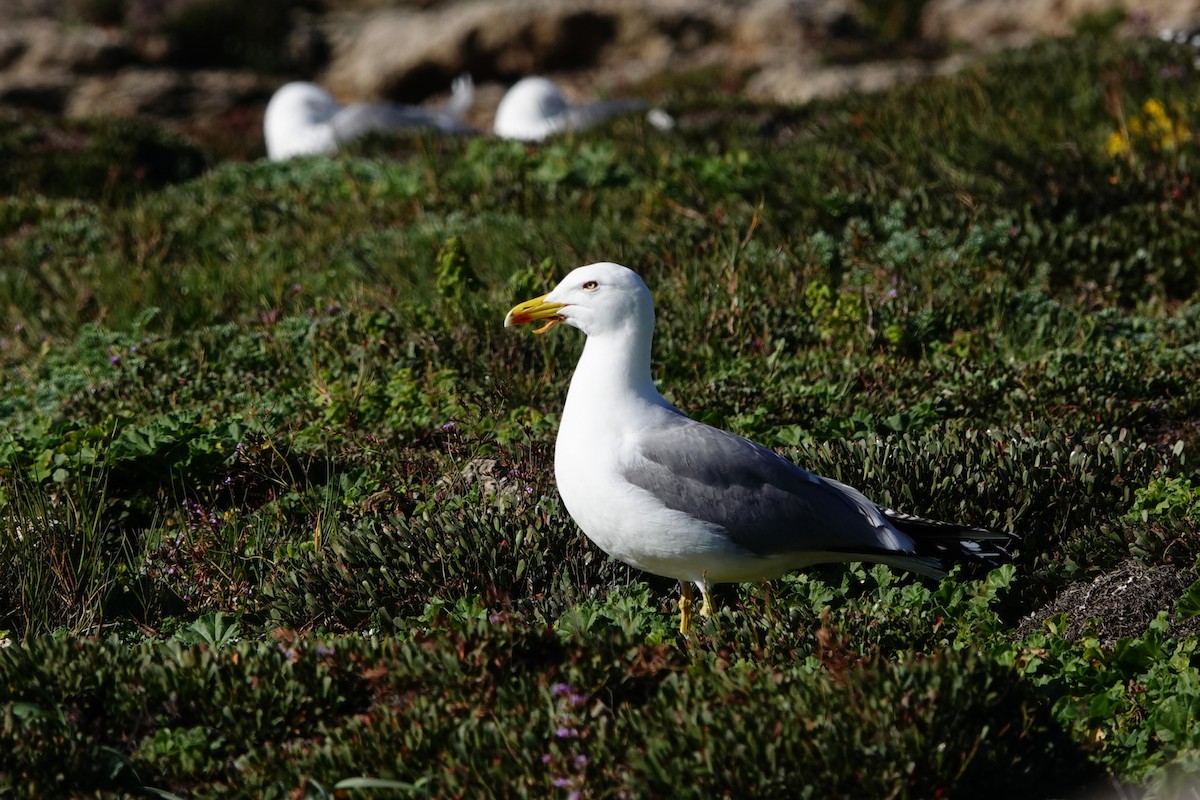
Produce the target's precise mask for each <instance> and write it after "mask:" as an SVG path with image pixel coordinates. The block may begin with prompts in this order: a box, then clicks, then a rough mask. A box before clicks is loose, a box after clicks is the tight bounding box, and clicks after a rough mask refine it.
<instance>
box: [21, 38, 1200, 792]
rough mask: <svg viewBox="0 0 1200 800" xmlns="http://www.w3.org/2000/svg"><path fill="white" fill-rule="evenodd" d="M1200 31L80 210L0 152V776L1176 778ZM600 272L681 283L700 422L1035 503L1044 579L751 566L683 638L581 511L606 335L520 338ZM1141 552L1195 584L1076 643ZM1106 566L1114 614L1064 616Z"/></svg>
mask: <svg viewBox="0 0 1200 800" xmlns="http://www.w3.org/2000/svg"><path fill="white" fill-rule="evenodd" d="M1193 59H1194V54H1193V53H1192V51H1190V50H1188V49H1187V48H1182V47H1175V46H1169V45H1165V44H1162V43H1159V42H1149V41H1146V42H1128V43H1121V44H1118V43H1114V42H1110V41H1104V40H1091V39H1088V40H1081V41H1077V42H1048V43H1043V44H1040V45H1037V46H1035V47H1033V48H1030V49H1028V50H1025V51H1021V52H1015V53H1010V54H1005V55H1002V56H998V57H996V58H994V59H992V60H990V61H987V62H985V63H983V64H981V65H979V66H977V67H974V68H972V69H970V70H969V71H968V72H966V73H964V74H963V75H961V76H958V77H955V78H951V79H945V80H939V81H935V82H929V83H923V84H920V85H917V86H912V87H909V88H905V89H901V90H897V91H894V92H891V93H888V94H885V95H878V96H871V97H861V98H846V99H843V100H839V101H836V102H829V103H822V104H816V105H812V106H807V107H804V108H801V109H783V108H774V107H761V106H749V105H746V104H744V103H741V102H738V101H736V100H734V99H730V98H728V97H722V96H719V95H714V94H712V93H710V92H708V91H705V90H700V89H686V88H683V89H681V90H680V92H679V94H678V96H677V98H676V100H675V105H674V107H673V109H672V110H673V111H675V112H676V113H677V114H678V116H679V117H680V120H681V124H680V127H679V131H678V132H677V133H672V134H659V133H657V132H654V131H651V130H648V129H646V127H645V126H644V125H643V124H642V123H641V122H640V121H639V120H637V119H632V118H631V119H625V120H620V121H617V122H614V123H613V124H612V125H610V126H608V127H605V128H603V129H600V130H597V131H594V132H590V133H588V134H587V135H585V136H579V137H575V138H569V139H563V140H559V141H553V142H549V143H546V144H544V145H541V146H538V147H529V146H525V145H520V144H514V143H505V142H497V141H492V140H490V139H476V140H438V139H433V138H419V139H384V138H377V139H373V140H371V141H367V142H364V143H361V144H360V145H359V147H358V148H357V150H356V151H355V152H354V153H351V154H347V155H345V156H343V157H339V158H337V159H332V160H324V159H322V160H306V161H297V162H290V163H286V164H267V163H255V164H224V165H219V166H216V167H214V168H212V169H211V170H210V171H208V172H207V173H205V174H203V175H201V176H199V177H196V178H193V179H191V180H187V179H188V178H189V177H190V175H192V174H193V173H183V172H181V173H173V174H172V175H171V176H168V177H166V178H164V179H163V181H186V182H178V183H168V185H166V186H164V187H163V188H156V187H158V186H160V185H161V183H162V182H163V181H158V180H156V181H155V182H145V183H143V184H141V186H140V188H139V190H138V192H137V193H133V194H130V193H128V192H126V191H122V192H120V193H112V194H110V193H106V192H96V191H95V187H94V186H92V185H90V184H88V185H84V182H83V181H82V180H81V184H80V188H79V191H78V192H77V193H76V194H75V196H71V195H69V194H67V195H64V193H63V191H62V189H61V187H62V186H63V185H67V186H69V185H70V181H69V180H67V181H66V182H65V183H64V181H63V180H62V178H63V176H64V175H65V174H67V173H69V171H70V169H73V168H72V167H71V166H70V163H71V162H69V161H67V162H64V164H61V165H57V166H56V169H55V170H54V171H52V172H47V171H42V172H39V171H37V170H29V171H26V172H25V173H23V174H22V176H21V177H18V178H13V180H18V181H19V184H18V185H20V186H21V187H23V188H22V191H20V192H19V193H17V194H14V195H13V196H11V197H9V198H8V199H6V200H4V201H2V203H0V263H3V264H4V267H3V270H2V271H0V308H2V309H3V313H4V319H5V320H6V326H5V328H4V330H3V331H2V332H0V360H2V365H3V373H2V377H0V380H2V381H3V383H2V385H0V414H2V415H3V417H4V419H5V420H6V425H5V426H4V429H3V430H2V431H0V504H2V505H0V518H2V519H3V539H0V629H3V630H5V631H7V632H8V636H9V637H10V638H12V639H14V640H16V643H14V644H13V645H11V646H9V647H7V648H4V649H0V702H2V703H4V706H3V714H0V783H2V784H3V785H4V788H5V790H6V791H8V793H10V794H12V795H13V796H28V797H39V796H45V795H46V794H47V793H59V794H68V795H71V796H92V795H96V794H99V793H102V792H103V791H105V790H106V789H112V788H123V789H126V790H132V789H133V788H134V787H137V786H141V785H145V786H153V787H157V788H158V789H160V790H165V791H171V792H175V793H179V794H187V795H191V794H194V795H195V796H230V797H285V796H292V795H293V793H294V794H295V796H301V795H306V796H312V797H320V796H326V795H327V794H329V793H332V792H333V791H334V787H335V784H337V783H338V782H339V781H341V780H344V779H350V778H354V777H355V776H363V775H365V776H372V777H375V778H378V779H380V780H381V781H391V782H393V786H392V788H393V789H395V788H403V787H404V786H407V787H408V790H409V791H412V792H414V793H424V794H429V795H433V796H462V795H477V794H479V793H481V792H488V793H492V794H497V795H501V796H510V795H513V796H515V795H525V794H534V795H548V794H559V793H563V792H565V793H571V792H578V793H579V795H578V796H585V795H588V796H639V795H663V794H672V795H676V796H712V795H716V794H722V793H728V794H731V795H737V796H747V795H756V796H787V797H792V796H796V795H797V794H801V795H805V794H806V795H808V796H813V797H828V796H855V797H859V796H877V795H878V796H882V795H887V794H889V793H893V794H895V795H897V796H908V797H929V796H964V795H967V794H968V793H974V794H977V795H983V796H993V795H996V794H998V793H1000V792H1001V791H1002V792H1003V793H1004V794H1005V795H1008V794H1010V793H1012V792H1022V793H1025V794H1027V795H1030V796H1047V797H1049V796H1061V795H1063V794H1065V793H1067V792H1069V791H1070V790H1071V789H1073V788H1077V787H1080V786H1084V785H1087V784H1095V785H1096V786H1103V785H1106V784H1107V781H1109V780H1115V781H1121V782H1127V783H1129V784H1132V785H1135V786H1136V785H1141V784H1143V783H1144V782H1147V781H1149V782H1151V783H1152V784H1153V786H1154V787H1156V788H1155V791H1158V792H1168V791H1170V790H1171V789H1172V786H1173V785H1175V784H1174V782H1177V781H1178V782H1185V781H1186V780H1187V774H1188V768H1189V765H1194V763H1195V753H1196V749H1197V745H1198V737H1200V733H1198V732H1197V730H1196V729H1195V726H1194V725H1193V724H1192V719H1193V718H1194V717H1195V714H1196V710H1197V707H1200V656H1197V654H1196V636H1195V634H1194V623H1195V617H1194V614H1195V613H1196V612H1197V611H1200V588H1197V587H1198V585H1197V584H1196V583H1195V582H1194V581H1195V578H1196V576H1195V575H1194V574H1193V568H1194V565H1195V561H1196V558H1197V556H1198V555H1200V547H1198V545H1197V538H1196V534H1195V529H1196V526H1197V522H1198V519H1200V491H1198V490H1197V489H1196V488H1195V486H1194V485H1193V484H1194V483H1195V482H1196V481H1197V480H1200V477H1198V476H1197V475H1196V474H1195V467H1194V464H1193V461H1192V459H1191V458H1190V451H1191V450H1192V449H1193V448H1194V447H1195V445H1196V444H1197V430H1198V429H1197V425H1196V420H1197V415H1198V411H1200V381H1198V380H1197V378H1198V377H1200V375H1198V374H1197V373H1198V372H1200V360H1198V359H1197V355H1198V354H1197V349H1196V341H1197V332H1198V331H1200V311H1198V310H1197V307H1196V305H1195V304H1194V299H1195V295H1196V289H1197V285H1196V281H1197V272H1196V268H1195V265H1196V257H1197V245H1198V243H1200V225H1198V224H1197V223H1198V222H1200V219H1198V216H1200V201H1198V199H1197V193H1196V188H1195V181H1194V179H1193V176H1194V173H1195V163H1196V158H1197V156H1198V154H1200V152H1198V149H1197V139H1196V134H1195V132H1194V131H1193V130H1192V127H1191V126H1192V125H1194V124H1200V123H1197V122H1196V121H1197V120H1200V102H1198V101H1197V100H1196V99H1195V98H1196V97H1200V92H1198V91H1197V90H1198V89H1200V76H1198V75H1197V73H1196V68H1195V64H1194V62H1193ZM22 124H24V123H22ZM22 135H23V136H26V137H28V136H30V135H32V134H29V133H28V132H26V133H25V134H22ZM44 140H45V141H53V137H51V136H49V135H47V136H46V138H45V139H44ZM0 141H3V139H0ZM164 141H165V140H164ZM156 146H157V145H156ZM161 146H163V147H169V146H170V144H169V143H167V144H162V145H161ZM177 146H179V147H181V148H182V147H183V145H177ZM181 152H182V151H181ZM130 158H131V159H133V163H136V156H130ZM156 158H157V156H156ZM189 163H191V162H189ZM197 163H199V162H197ZM59 167H62V169H59ZM64 169H65V170H67V173H64V171H63V170H64ZM79 169H80V170H81V172H80V173H79V174H80V175H83V174H84V173H85V172H86V170H88V169H91V167H90V166H87V165H86V164H85V165H84V166H81V167H79ZM134 174H137V173H136V172H135V173H134ZM39 176H40V177H39ZM68 177H69V175H68ZM602 259H605V260H615V261H619V262H622V263H625V264H627V265H629V266H631V267H633V268H635V269H637V270H638V271H640V272H641V273H642V274H643V275H644V276H645V278H646V280H647V282H648V283H649V284H650V286H651V288H652V289H653V290H654V292H655V296H656V300H657V304H658V317H659V329H658V337H657V342H656V356H655V363H656V369H657V374H658V376H659V377H660V378H661V385H662V387H663V389H664V391H665V392H666V393H667V394H668V396H669V397H670V398H671V399H673V401H674V402H676V403H677V404H678V405H679V406H680V407H681V408H683V409H685V410H687V411H689V412H692V413H694V414H696V415H697V416H700V417H701V418H703V419H705V420H706V421H709V422H712V423H714V424H719V425H723V426H726V427H729V428H732V429H734V430H737V431H738V432H740V433H743V434H745V435H748V436H752V437H755V438H758V439H760V440H762V441H765V442H767V443H768V444H771V445H773V446H775V447H778V448H780V449H782V450H783V451H784V452H786V453H787V454H788V455H789V456H791V457H793V458H795V459H796V460H797V461H798V462H799V463H801V464H803V465H804V466H806V467H808V468H810V469H813V470H815V471H817V472H820V473H823V474H827V475H830V476H832V477H836V478H838V479H840V480H844V481H846V482H848V483H852V484H854V485H857V486H860V487H862V488H863V489H864V490H865V491H867V493H868V494H870V495H871V496H873V497H874V498H876V499H877V500H878V501H880V502H882V503H885V504H889V505H894V506H897V507H900V508H903V509H905V510H908V511H913V512H918V513H926V514H930V515H932V516H937V517H942V518H949V519H957V520H962V521H964V522H969V523H972V524H977V525H985V526H997V527H1003V528H1006V529H1011V530H1014V531H1017V532H1019V533H1020V534H1021V535H1022V536H1023V537H1024V541H1023V544H1022V547H1021V550H1020V552H1019V554H1018V557H1017V561H1016V563H1015V565H1013V566H1012V567H1007V568H1004V569H1003V570H999V571H997V572H995V573H993V574H992V575H990V576H986V577H985V576H960V577H961V578H962V580H961V581H960V582H956V581H953V580H949V581H946V582H943V583H942V584H941V585H936V584H929V583H925V582H921V581H919V580H916V579H913V578H911V577H909V576H904V575H899V574H893V573H892V572H890V571H889V570H887V569H885V568H875V569H870V570H867V569H863V568H860V567H854V568H850V569H843V568H841V567H838V568H823V569H817V570H813V571H811V572H809V573H808V574H804V575H798V576H793V577H791V578H788V579H786V580H784V581H780V582H777V583H776V584H775V585H774V586H772V587H769V588H764V587H724V588H723V589H722V590H721V592H720V599H721V605H722V611H721V613H720V615H718V616H717V617H716V618H715V619H714V620H712V621H711V622H709V623H707V624H706V625H705V627H704V628H703V629H702V630H700V631H698V632H697V633H696V634H695V635H694V636H693V637H692V638H691V639H690V640H684V639H682V638H677V637H676V635H675V634H674V632H673V621H672V619H671V616H670V612H671V605H670V602H671V598H670V592H671V591H672V589H673V587H672V586H671V584H670V582H667V581H662V580H659V579H654V578H652V577H648V576H644V575H641V574H638V573H635V572H633V571H632V570H629V569H627V568H625V567H623V566H621V565H618V564H614V563H612V562H609V561H608V560H607V559H605V558H604V557H603V555H602V554H600V553H599V552H598V551H597V550H596V549H595V548H594V547H593V546H592V545H591V544H590V543H588V542H587V541H586V539H584V538H583V537H582V535H581V534H579V533H578V531H577V530H576V529H575V528H574V526H573V525H572V524H571V522H570V520H569V518H568V517H567V516H566V515H565V512H564V510H563V509H562V508H561V506H560V504H559V502H558V500H557V496H556V494H555V491H554V487H553V481H552V478H551V456H552V443H553V436H554V431H555V427H556V421H557V416H556V415H557V412H558V409H559V408H560V407H561V402H562V398H563V396H564V393H565V387H566V382H567V379H568V377H569V373H570V370H571V367H572V365H573V361H574V358H575V356H576V354H577V353H578V351H579V347H580V337H579V336H576V335H573V332H572V331H555V333H554V335H551V336H547V337H544V338H537V339H533V338H530V337H526V336H521V335H519V334H515V333H514V332H512V331H504V330H503V329H502V328H501V320H502V318H503V314H504V311H505V310H506V309H507V308H508V307H509V306H510V305H512V304H513V303H514V302H516V301H518V300H522V299H525V298H527V297H529V296H531V294H534V293H540V292H541V291H543V290H544V289H545V288H547V287H549V286H550V285H552V284H553V282H554V281H555V280H556V279H557V278H558V277H560V276H561V275H562V274H563V273H565V272H566V271H567V270H568V269H570V268H571V267H574V266H576V265H578V264H582V263H587V262H590V261H596V260H602ZM1130 559H1141V560H1142V561H1144V562H1145V563H1146V564H1147V565H1149V566H1151V567H1153V568H1155V570H1156V571H1155V572H1154V574H1156V575H1162V576H1164V577H1163V578H1162V582H1161V584H1160V585H1161V586H1165V587H1171V589H1170V592H1171V594H1170V595H1169V596H1164V602H1163V603H1158V604H1154V603H1150V604H1146V603H1142V604H1129V606H1128V607H1133V606H1135V605H1136V606H1137V608H1138V609H1140V610H1139V611H1138V612H1137V615H1135V618H1133V619H1129V618H1126V617H1122V619H1121V624H1120V626H1114V625H1111V624H1107V621H1106V619H1101V620H1100V621H1099V622H1098V623H1092V622H1090V621H1089V620H1090V617H1091V616H1092V614H1093V612H1098V613H1100V614H1101V615H1102V616H1103V615H1106V614H1112V613H1117V612H1120V611H1121V610H1122V609H1124V608H1126V607H1127V606H1125V605H1123V604H1122V603H1121V602H1120V597H1119V591H1120V585H1121V584H1120V583H1119V582H1114V581H1111V580H1103V578H1104V576H1106V575H1108V574H1110V573H1115V572H1119V571H1120V570H1129V569H1130V567H1129V566H1128V562H1129V560H1130ZM1089 581H1095V584H1094V585H1095V586H1096V587H1099V588H1098V591H1101V592H1102V593H1103V598H1099V597H1097V598H1096V600H1097V602H1095V603H1094V604H1092V605H1089V603H1088V602H1082V603H1079V604H1076V605H1075V606H1074V607H1073V608H1072V609H1070V610H1066V611H1065V612H1063V613H1058V609H1060V608H1062V606H1061V604H1060V605H1058V606H1055V605H1054V599H1055V598H1056V597H1057V596H1059V595H1063V596H1067V595H1065V594H1063V593H1064V592H1068V591H1074V592H1076V593H1077V594H1076V595H1071V596H1078V587H1079V586H1080V585H1082V584H1084V583H1085V582H1089ZM1180 587H1184V588H1183V589H1182V590H1181V589H1180ZM1094 594H1095V592H1084V593H1083V595H1084V596H1085V597H1088V598H1090V597H1092V596H1093V595H1094ZM1148 594H1149V593H1148ZM1100 599H1103V600H1104V602H1098V601H1099V600H1100ZM1154 605H1159V606H1161V608H1155V607H1153V606H1154ZM1043 608H1048V609H1051V610H1053V611H1054V613H1052V614H1050V613H1049V612H1047V613H1046V614H1043V615H1042V616H1041V617H1039V618H1038V619H1044V622H1042V623H1041V624H1031V623H1026V624H1025V625H1023V626H1021V627H1018V621H1019V619H1020V618H1021V617H1022V616H1024V615H1027V614H1031V613H1032V614H1036V613H1037V612H1039V610H1041V609H1043ZM1018 630H1020V631H1022V633H1020V634H1018V633H1017V631H1018ZM1067 634H1070V635H1069V636H1068V635H1067ZM1106 774H1107V775H1108V776H1110V777H1105V776H1106ZM1180 785H1183V784H1180ZM343 788H345V789H349V788H353V784H348V785H344V786H343ZM1128 791H1134V790H1133V789H1130V790H1128Z"/></svg>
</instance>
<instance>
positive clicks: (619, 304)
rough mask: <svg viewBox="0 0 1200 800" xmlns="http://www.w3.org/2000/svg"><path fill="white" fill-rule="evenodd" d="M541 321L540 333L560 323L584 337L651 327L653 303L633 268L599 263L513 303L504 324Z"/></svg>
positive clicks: (652, 324) (638, 331) (645, 329)
mask: <svg viewBox="0 0 1200 800" xmlns="http://www.w3.org/2000/svg"><path fill="white" fill-rule="evenodd" d="M542 320H545V321H546V324H544V325H542V327H540V328H538V329H537V330H535V331H534V333H545V332H546V331H548V330H550V329H551V328H553V327H554V326H555V325H557V324H558V323H560V322H564V323H566V324H567V325H570V326H571V327H573V328H578V329H579V330H581V331H583V332H584V333H585V334H587V335H588V336H604V335H607V334H614V333H621V332H627V333H633V334H635V335H637V334H639V333H641V332H643V331H647V330H649V331H652V330H653V329H654V301H653V300H652V299H651V297H650V290H649V289H648V288H646V284H645V282H643V281H642V279H641V277H639V276H638V274H637V273H636V272H634V271H633V270H631V269H629V268H628V267H623V266H621V265H620V264H613V263H611V262H608V261H605V262H601V263H599V264H589V265H588V266H586V267H579V268H578V269H575V270H573V271H572V272H571V273H570V274H568V275H567V277H565V278H563V279H562V281H561V282H560V283H559V284H558V286H555V287H554V289H553V290H552V291H550V292H549V293H548V294H544V295H542V296H541V297H535V298H533V299H532V300H527V301H525V302H524V303H521V304H519V305H516V306H513V308H512V309H511V310H510V311H509V312H508V315H507V316H505V318H504V325H505V327H508V326H510V325H527V324H529V323H531V322H538V321H542Z"/></svg>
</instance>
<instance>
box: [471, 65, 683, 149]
mask: <svg viewBox="0 0 1200 800" xmlns="http://www.w3.org/2000/svg"><path fill="white" fill-rule="evenodd" d="M645 107H646V104H645V103H643V102H642V101H641V100H603V101H598V102H594V103H581V104H578V105H572V104H571V103H568V102H567V99H566V98H565V97H563V93H562V91H561V90H560V89H559V88H558V86H557V85H556V84H555V83H554V82H553V81H551V80H548V79H546V78H541V77H532V78H522V79H521V80H519V81H517V82H516V83H515V84H513V87H512V88H511V89H509V90H508V91H507V92H506V93H505V95H504V97H503V98H502V99H501V100H500V105H499V106H497V107H496V119H495V121H494V122H493V124H492V130H493V132H494V133H495V134H496V135H497V136H499V137H500V138H501V139H516V140H518V141H522V142H538V141H541V140H542V139H545V138H547V137H549V136H553V135H555V134H558V133H566V132H568V131H581V130H583V129H585V128H590V127H591V126H593V125H595V124H596V123H598V122H601V121H603V120H606V119H608V118H609V117H612V116H615V115H617V114H624V113H625V112H627V111H640V110H642V109H644V108H645ZM646 119H647V120H648V121H649V122H650V124H651V125H653V126H654V127H656V128H658V129H660V130H667V129H669V128H671V127H673V126H674V124H675V121H674V120H673V119H671V117H670V115H668V114H667V113H666V112H665V111H662V110H661V109H651V110H650V111H649V112H648V113H647V115H646Z"/></svg>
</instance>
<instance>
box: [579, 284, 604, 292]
mask: <svg viewBox="0 0 1200 800" xmlns="http://www.w3.org/2000/svg"><path fill="white" fill-rule="evenodd" d="M583 288H584V289H585V290H586V291H589V292H594V291H596V290H597V289H599V288H600V284H598V283H596V282H595V281H588V282H587V283H585V284H584V285H583Z"/></svg>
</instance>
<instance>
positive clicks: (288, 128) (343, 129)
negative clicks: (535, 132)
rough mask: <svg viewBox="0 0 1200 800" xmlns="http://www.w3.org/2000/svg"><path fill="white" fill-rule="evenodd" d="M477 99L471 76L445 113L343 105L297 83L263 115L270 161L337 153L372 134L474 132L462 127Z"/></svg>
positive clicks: (458, 82)
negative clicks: (424, 130) (417, 130)
mask: <svg viewBox="0 0 1200 800" xmlns="http://www.w3.org/2000/svg"><path fill="white" fill-rule="evenodd" d="M474 98H475V84H474V82H473V81H472V80H471V76H470V75H461V76H459V77H458V78H456V79H455V80H454V83H453V84H452V85H451V97H450V100H449V101H447V103H446V104H445V105H444V106H442V107H441V108H421V107H419V106H405V105H398V104H396V103H355V104H353V105H349V106H343V105H342V104H341V103H339V102H338V101H336V100H334V99H333V95H331V94H329V92H327V91H325V90H324V89H322V88H321V87H320V86H317V85H316V84H315V83H306V82H304V81H294V82H292V83H288V84H285V85H283V86H281V87H280V88H279V90H278V91H276V92H275V94H273V95H272V96H271V101H270V102H269V103H267V111H266V114H265V115H264V116H263V136H264V138H265V139H266V140H267V157H268V158H269V159H271V160H272V161H283V160H286V159H289V158H295V157H297V156H312V155H321V154H325V153H333V152H336V151H337V149H338V147H339V146H340V145H341V144H343V143H345V142H348V141H350V140H352V139H357V138H358V137H360V136H363V135H365V134H367V133H371V132H372V131H390V130H398V129H401V128H431V129H433V130H438V131H441V132H442V133H473V132H474V131H473V129H472V128H471V127H470V126H468V125H467V124H466V123H465V122H463V116H464V115H465V114H466V113H467V111H468V110H469V109H470V108H471V103H472V102H473V101H474Z"/></svg>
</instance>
